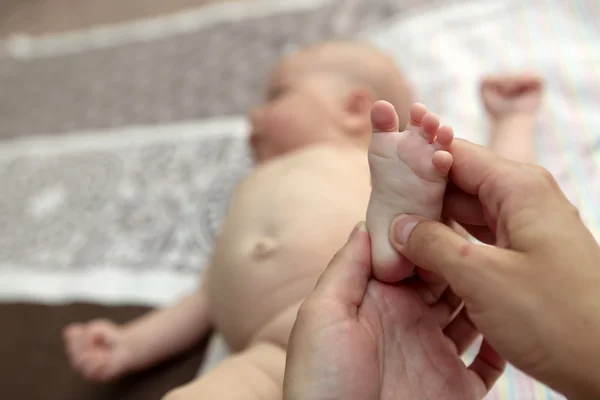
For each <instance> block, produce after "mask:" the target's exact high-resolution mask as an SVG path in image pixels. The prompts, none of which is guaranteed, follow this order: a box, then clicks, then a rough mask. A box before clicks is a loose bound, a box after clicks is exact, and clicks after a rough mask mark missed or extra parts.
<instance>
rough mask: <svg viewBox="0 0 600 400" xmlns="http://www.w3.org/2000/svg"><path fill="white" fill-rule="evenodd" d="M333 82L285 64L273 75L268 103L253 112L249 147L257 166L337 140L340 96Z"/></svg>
mask: <svg viewBox="0 0 600 400" xmlns="http://www.w3.org/2000/svg"><path fill="white" fill-rule="evenodd" d="M338 91H339V88H337V87H336V86H335V84H334V82H333V80H332V79H328V78H327V77H326V76H325V75H322V74H318V73H308V72H306V71H304V70H303V69H302V68H300V67H299V66H298V65H297V63H294V62H283V63H282V64H280V65H279V66H278V68H276V70H275V71H274V73H273V74H272V76H271V79H270V82H269V88H268V92H267V98H266V100H265V102H264V103H263V104H262V105H260V106H258V107H255V108H254V109H253V110H252V111H251V112H250V121H251V124H252V132H251V135H250V145H251V147H252V150H253V152H254V157H255V160H256V161H257V162H258V163H261V162H264V161H266V160H269V159H271V158H273V157H277V156H280V155H282V154H285V153H288V152H290V151H293V150H297V149H299V148H302V147H305V146H309V145H312V144H316V143H320V142H326V141H331V140H334V139H336V130H335V126H336V119H337V118H339V117H340V116H339V114H340V112H339V109H340V108H341V106H340V103H341V96H339V93H338Z"/></svg>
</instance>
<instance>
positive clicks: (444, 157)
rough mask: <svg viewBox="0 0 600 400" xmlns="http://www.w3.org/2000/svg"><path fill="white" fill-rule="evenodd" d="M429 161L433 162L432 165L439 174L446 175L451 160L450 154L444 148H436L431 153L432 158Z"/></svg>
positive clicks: (450, 165)
mask: <svg viewBox="0 0 600 400" xmlns="http://www.w3.org/2000/svg"><path fill="white" fill-rule="evenodd" d="M431 161H432V162H433V166H434V167H435V169H436V171H437V172H438V174H439V175H440V176H443V177H446V176H448V173H449V172H450V168H451V167H452V162H453V159H452V154H450V153H448V152H447V151H444V150H438V151H436V152H435V153H433V158H432V159H431Z"/></svg>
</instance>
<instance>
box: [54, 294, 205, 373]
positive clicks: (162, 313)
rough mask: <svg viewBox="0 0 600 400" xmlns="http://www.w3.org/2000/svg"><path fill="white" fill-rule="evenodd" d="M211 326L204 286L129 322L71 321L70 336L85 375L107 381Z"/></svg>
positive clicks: (76, 364) (176, 349)
mask: <svg viewBox="0 0 600 400" xmlns="http://www.w3.org/2000/svg"><path fill="white" fill-rule="evenodd" d="M210 327H211V324H210V317H209V304H208V299H207V295H206V292H205V290H204V287H203V285H200V287H199V288H198V289H197V290H195V291H194V292H193V293H191V294H189V295H187V296H185V297H183V298H182V299H180V300H179V301H178V302H176V303H175V304H173V305H171V306H170V307H167V308H164V309H160V310H155V311H152V312H149V313H148V314H146V315H143V316H141V317H140V318H137V319H135V320H133V321H131V322H129V323H127V324H124V325H117V324H115V323H113V322H111V321H107V320H95V321H91V322H89V323H86V324H71V325H69V326H67V327H66V328H65V330H64V340H65V346H66V349H67V355H68V357H69V361H70V363H71V365H72V367H73V368H74V369H75V370H77V371H78V372H79V373H80V374H81V375H82V376H83V377H84V378H85V379H88V380H91V381H98V382H104V381H109V380H112V379H116V378H118V377H120V376H123V375H125V374H127V373H130V372H133V371H137V370H141V369H144V368H148V367H151V366H153V365H156V364H158V363H160V362H161V361H164V360H166V359H168V358H170V357H172V356H174V355H176V354H178V353H181V352H183V351H184V350H187V349H189V348H190V347H192V346H193V345H194V344H195V343H197V342H198V341H199V340H200V339H201V338H202V337H203V336H204V335H205V334H206V333H207V332H208V331H209V329H210Z"/></svg>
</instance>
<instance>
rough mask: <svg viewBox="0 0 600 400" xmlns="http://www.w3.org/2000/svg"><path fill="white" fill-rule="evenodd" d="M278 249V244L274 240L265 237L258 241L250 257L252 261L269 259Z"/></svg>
mask: <svg viewBox="0 0 600 400" xmlns="http://www.w3.org/2000/svg"><path fill="white" fill-rule="evenodd" d="M278 247H279V243H278V242H276V241H275V239H273V238H270V237H267V236H265V237H262V238H260V239H258V241H257V242H256V244H255V245H254V246H253V248H252V253H251V256H252V258H254V259H262V258H265V257H269V256H270V255H272V254H273V253H275V250H277V248H278Z"/></svg>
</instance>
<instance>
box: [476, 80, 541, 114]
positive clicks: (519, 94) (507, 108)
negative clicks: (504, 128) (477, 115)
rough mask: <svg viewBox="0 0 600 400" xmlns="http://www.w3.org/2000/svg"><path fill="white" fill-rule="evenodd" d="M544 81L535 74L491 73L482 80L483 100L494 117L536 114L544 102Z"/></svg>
mask: <svg viewBox="0 0 600 400" xmlns="http://www.w3.org/2000/svg"><path fill="white" fill-rule="evenodd" d="M542 92H543V81H542V78H541V77H540V76H538V75H535V74H514V75H491V76H488V77H486V78H484V79H483V80H482V82H481V100H482V101H483V105H484V106H485V109H486V111H487V112H488V113H489V114H490V116H491V117H492V118H495V119H500V118H504V117H507V116H512V115H515V114H534V113H535V112H537V111H538V109H539V108H540V104H541V102H542Z"/></svg>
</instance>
